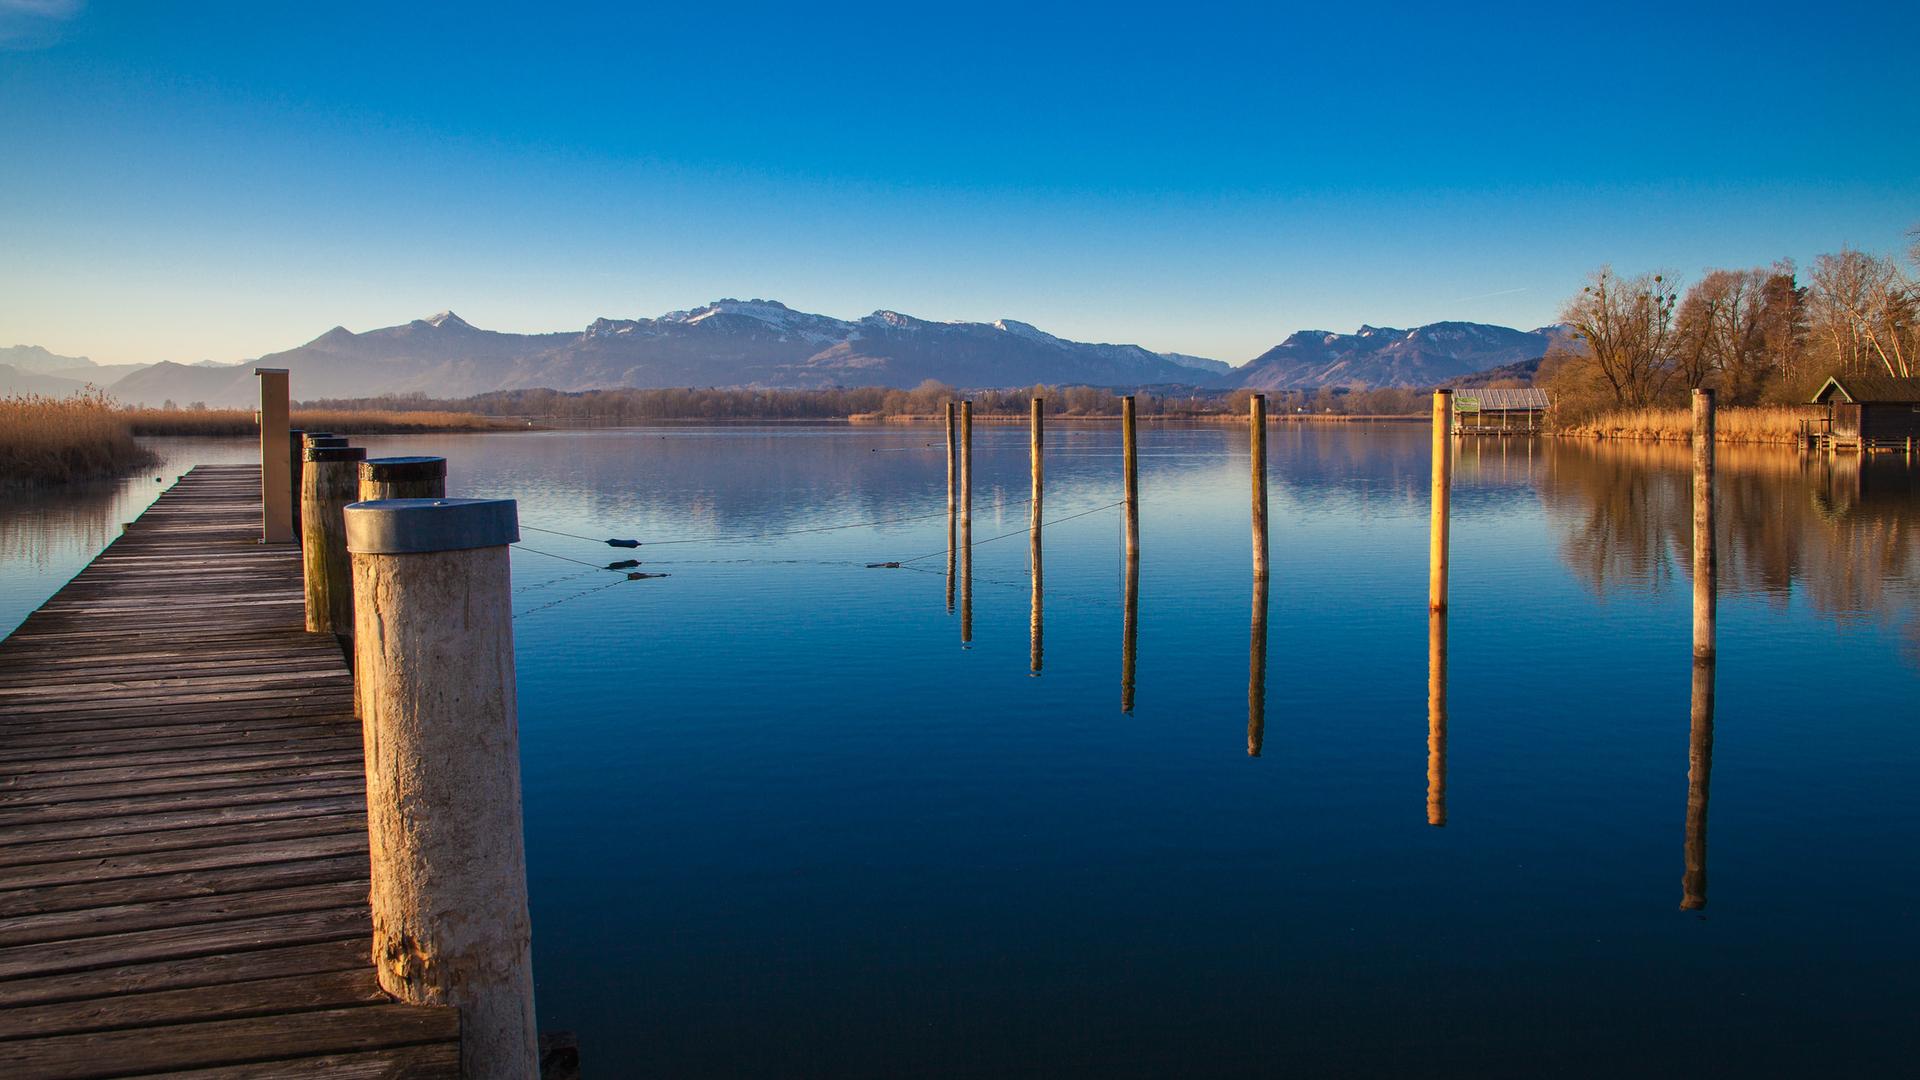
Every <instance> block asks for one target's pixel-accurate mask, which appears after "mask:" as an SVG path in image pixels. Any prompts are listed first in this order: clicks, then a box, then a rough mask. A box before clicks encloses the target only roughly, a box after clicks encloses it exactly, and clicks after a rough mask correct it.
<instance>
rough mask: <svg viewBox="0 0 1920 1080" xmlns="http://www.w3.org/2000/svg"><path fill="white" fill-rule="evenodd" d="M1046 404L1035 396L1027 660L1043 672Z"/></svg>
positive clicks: (1030, 451) (1031, 437) (1031, 433)
mask: <svg viewBox="0 0 1920 1080" xmlns="http://www.w3.org/2000/svg"><path fill="white" fill-rule="evenodd" d="M1044 410H1045V403H1044V402H1042V401H1041V400H1040V399H1039V398H1034V399H1033V422H1032V425H1031V430H1030V431H1029V432H1028V443H1027V456H1028V458H1029V459H1030V461H1031V462H1032V465H1033V501H1032V504H1031V506H1030V507H1029V508H1028V512H1027V546H1028V548H1029V549H1030V550H1029V552H1028V556H1027V557H1028V561H1029V562H1030V563H1031V564H1032V577H1033V599H1032V619H1031V623H1030V625H1029V627H1028V635H1027V636H1028V649H1029V656H1028V660H1027V668H1028V671H1029V672H1031V673H1032V674H1034V675H1038V674H1040V653H1041V648H1040V637H1041V633H1040V627H1041V614H1040V609H1041V596H1042V592H1043V588H1042V586H1041V577H1042V571H1041V560H1040V526H1041V521H1040V507H1041V497H1042V493H1043V492H1044V490H1045V486H1046V464H1045V463H1046V417H1045V412H1044Z"/></svg>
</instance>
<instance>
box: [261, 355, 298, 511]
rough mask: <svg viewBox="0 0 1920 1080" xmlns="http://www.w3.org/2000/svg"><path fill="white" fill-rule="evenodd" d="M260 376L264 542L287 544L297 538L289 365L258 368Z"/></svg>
mask: <svg viewBox="0 0 1920 1080" xmlns="http://www.w3.org/2000/svg"><path fill="white" fill-rule="evenodd" d="M253 373H254V375H256V376H258V377H259V379H260V542H261V543H263V544H285V543H289V542H290V541H292V540H293V538H294V533H293V504H292V502H291V501H290V500H289V498H288V496H289V495H290V494H291V492H292V490H293V489H292V484H291V482H290V480H289V479H288V477H287V463H288V461H289V457H288V450H287V446H288V435H287V422H288V417H289V415H290V414H291V408H292V406H291V402H290V401H289V399H288V396H287V369H286V368H254V369H253Z"/></svg>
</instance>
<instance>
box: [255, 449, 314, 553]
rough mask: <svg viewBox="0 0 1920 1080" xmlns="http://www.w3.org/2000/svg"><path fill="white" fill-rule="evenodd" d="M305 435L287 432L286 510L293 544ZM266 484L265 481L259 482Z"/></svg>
mask: <svg viewBox="0 0 1920 1080" xmlns="http://www.w3.org/2000/svg"><path fill="white" fill-rule="evenodd" d="M306 455H307V433H306V432H304V431H302V430H300V429H299V428H291V429H289V430H288V431H287V508H288V517H289V519H290V522H291V524H292V525H293V542H294V543H296V544H297V543H299V542H300V477H301V474H303V473H305V472H306V464H307V462H306ZM261 483H262V484H264V483H266V481H265V480H262V481H261Z"/></svg>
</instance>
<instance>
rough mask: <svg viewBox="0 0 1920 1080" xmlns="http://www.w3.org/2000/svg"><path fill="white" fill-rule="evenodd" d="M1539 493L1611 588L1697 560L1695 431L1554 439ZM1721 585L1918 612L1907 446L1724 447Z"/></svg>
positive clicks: (1859, 612)
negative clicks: (1871, 453)
mask: <svg viewBox="0 0 1920 1080" xmlns="http://www.w3.org/2000/svg"><path fill="white" fill-rule="evenodd" d="M1546 452H1547V454H1548V462H1547V466H1546V468H1544V469H1543V470H1541V471H1540V473H1539V474H1538V483H1539V485H1540V493H1541V499H1542V501H1543V502H1544V503H1545V504H1546V506H1547V509H1548V513H1549V514H1550V515H1551V516H1552V517H1553V518H1554V519H1555V520H1556V523H1557V524H1560V525H1561V526H1562V527H1563V528H1564V530H1565V535H1564V539H1563V541H1562V545H1561V550H1562V554H1563V557H1564V558H1565V559H1566V562H1567V565H1568V566H1569V567H1571V568H1572V570H1573V572H1574V574H1575V575H1576V576H1578V577H1579V578H1580V579H1581V580H1582V581H1583V582H1585V583H1586V584H1587V585H1588V586H1589V587H1591V588H1592V589H1593V590H1594V591H1595V592H1596V593H1600V594H1602V595H1604V594H1606V593H1608V592H1613V591H1617V590H1620V589H1623V588H1625V589H1641V590H1651V591H1660V590H1662V589H1664V588H1666V587H1667V586H1668V585H1670V584H1671V583H1673V582H1674V581H1675V580H1677V579H1684V577H1685V575H1686V573H1687V565H1688V560H1687V553H1688V545H1689V539H1688V528H1689V521H1690V517H1689V514H1690V510H1689V506H1690V504H1689V499H1690V490H1689V485H1690V484H1691V482H1692V481H1691V476H1690V471H1689V470H1690V457H1689V453H1690V451H1689V449H1688V447H1687V445H1686V444H1685V443H1673V442H1666V443H1611V442H1597V441H1596V442H1572V441H1565V440H1555V441H1550V442H1549V443H1548V446H1547V451H1546ZM1716 456H1717V481H1716V482H1717V485H1718V488H1719V490H1718V491H1717V492H1716V493H1715V495H1716V497H1717V499H1718V520H1719V539H1720V579H1721V583H1722V587H1723V588H1728V589H1733V590H1744V591H1747V592H1757V593H1764V594H1766V595H1768V596H1771V597H1773V598H1774V599H1775V600H1776V602H1777V603H1780V604H1785V603H1786V601H1787V597H1788V595H1789V591H1790V590H1791V589H1792V587H1793V586H1795V585H1796V584H1797V585H1798V586H1799V588H1800V591H1801V594H1802V596H1804V597H1805V598H1806V600H1807V601H1808V602H1809V603H1811V604H1812V605H1813V608H1814V610H1815V611H1818V612H1820V613H1822V614H1824V615H1827V616H1830V617H1833V618H1837V619H1848V618H1860V617H1875V618H1879V619H1883V620H1893V619H1899V620H1902V621H1906V620H1908V619H1909V618H1910V617H1911V615H1912V613H1913V611H1914V609H1915V607H1916V602H1917V601H1920V578H1916V576H1915V574H1916V571H1920V481H1917V480H1916V473H1915V471H1914V470H1913V469H1911V468H1909V467H1908V466H1907V465H1906V463H1905V461H1904V459H1903V458H1895V457H1890V456H1882V457H1879V458H1878V459H1877V460H1874V459H1869V460H1865V461H1862V460H1861V459H1860V458H1858V457H1827V456H1824V455H1813V456H1807V457H1802V456H1800V455H1798V454H1796V453H1793V452H1791V451H1785V450H1780V449H1777V448H1771V447H1751V446H1738V445H1723V446H1721V447H1720V448H1719V451H1718V453H1717V455H1716Z"/></svg>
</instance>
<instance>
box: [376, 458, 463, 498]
mask: <svg viewBox="0 0 1920 1080" xmlns="http://www.w3.org/2000/svg"><path fill="white" fill-rule="evenodd" d="M446 497H447V459H446V458H443V457H390V458H368V459H367V460H366V461H363V462H361V463H360V501H361V502H373V501H374V500H376V499H444V498H446Z"/></svg>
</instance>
